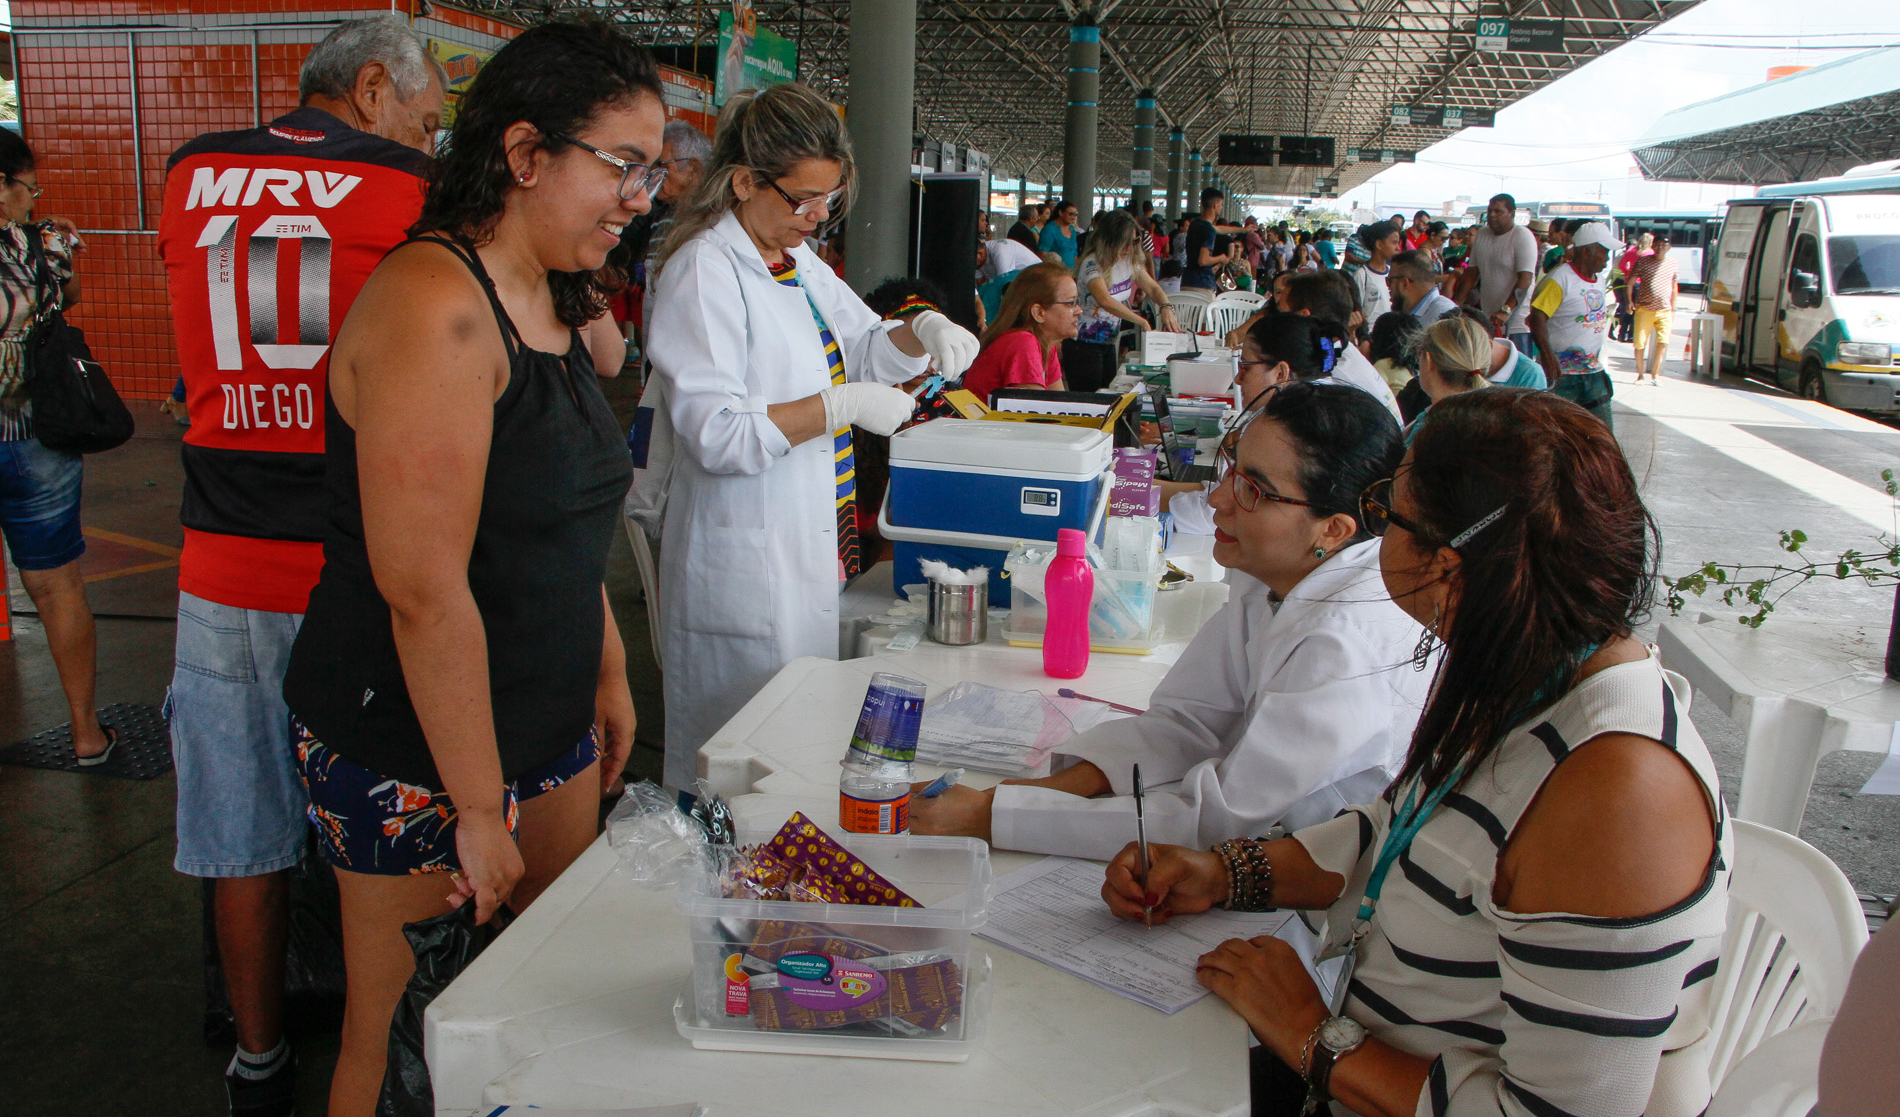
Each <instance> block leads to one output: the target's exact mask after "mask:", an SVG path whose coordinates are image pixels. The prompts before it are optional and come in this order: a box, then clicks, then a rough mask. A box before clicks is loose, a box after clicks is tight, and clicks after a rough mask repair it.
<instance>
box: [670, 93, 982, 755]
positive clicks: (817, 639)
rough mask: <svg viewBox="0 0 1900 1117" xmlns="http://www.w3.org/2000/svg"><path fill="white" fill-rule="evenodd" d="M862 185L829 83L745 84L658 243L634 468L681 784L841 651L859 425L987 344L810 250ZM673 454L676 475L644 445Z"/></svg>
mask: <svg viewBox="0 0 1900 1117" xmlns="http://www.w3.org/2000/svg"><path fill="white" fill-rule="evenodd" d="M855 182H856V172H855V170H854V169H853V166H852V158H851V141H850V139H849V137H847V136H846V134H845V131H844V126H843V125H842V123H840V121H839V120H838V114H837V112H836V111H835V110H834V109H833V107H832V106H831V105H830V104H829V103H828V102H827V101H825V100H824V98H822V97H820V96H818V94H816V93H814V92H812V90H811V89H809V88H808V87H806V86H803V85H800V84H798V83H796V82H786V83H784V84H781V85H775V86H773V87H771V88H770V89H767V90H765V91H764V92H761V93H756V94H740V95H738V96H736V97H734V98H733V99H732V100H730V101H728V102H727V103H726V107H725V110H724V111H723V112H722V113H721V114H720V118H719V128H718V132H717V134H716V135H715V136H714V138H713V154H712V161H711V163H710V164H709V165H708V166H707V168H706V171H705V177H704V178H703V179H702V180H701V182H700V186H699V189H698V191H697V192H696V193H695V194H694V195H693V198H692V201H691V203H690V204H688V205H687V207H686V208H685V210H684V211H683V212H681V214H680V215H679V217H678V218H676V219H675V221H674V224H673V230H672V233H671V234H670V235H669V237H668V239H667V242H666V244H665V246H664V247H663V248H662V249H661V250H660V255H659V274H658V276H657V277H656V279H655V280H654V285H653V295H652V296H651V297H652V298H653V300H654V304H653V325H652V331H651V336H650V337H649V339H648V345H647V351H648V354H649V356H650V357H651V358H652V361H653V373H654V375H653V380H652V381H651V382H650V383H649V384H648V386H647V392H648V393H649V396H650V398H648V399H643V400H642V404H643V407H642V411H643V412H645V414H643V415H642V416H641V423H643V424H644V425H645V428H644V429H647V430H650V431H651V432H652V433H651V435H650V439H651V441H650V443H648V444H642V443H640V442H639V441H638V440H636V444H635V453H634V458H635V461H634V464H635V466H636V467H640V470H641V472H640V473H639V474H638V475H636V481H635V484H636V486H649V487H651V488H653V489H656V490H657V492H658V493H659V494H663V496H664V508H665V511H664V520H663V526H662V529H661V538H662V546H661V549H660V571H659V574H660V577H659V583H660V619H661V625H660V627H661V633H662V636H661V646H662V649H663V661H664V662H665V664H666V671H665V676H664V678H665V683H666V769H665V780H666V783H667V785H668V786H669V787H678V788H684V787H690V786H691V785H692V781H693V777H694V775H695V758H696V755H697V753H698V751H699V747H700V746H701V745H702V744H704V743H705V741H706V739H707V738H708V737H710V736H711V735H712V734H713V733H715V732H717V731H718V730H719V727H720V726H722V725H724V724H725V723H726V720H727V719H728V718H730V717H731V716H732V715H733V714H734V713H736V712H738V710H739V707H741V706H743V705H745V703H746V701H747V700H748V699H750V698H751V697H752V696H753V695H754V694H755V693H757V692H758V690H759V688H760V687H762V686H764V685H765V684H766V683H767V682H769V681H770V680H771V678H772V676H773V675H774V674H776V673H777V672H778V670H779V668H781V667H783V666H785V664H787V663H789V662H790V661H792V660H793V659H796V658H798V657H799V656H808V655H822V656H834V657H835V656H836V655H837V654H838V588H839V586H840V585H841V584H842V583H843V582H844V581H845V580H846V579H847V578H849V577H851V576H853V575H855V574H857V573H858V570H857V567H858V565H859V562H860V555H859V552H858V545H857V520H856V491H855V483H856V475H855V471H854V468H853V460H852V446H851V428H852V427H853V426H859V427H863V428H864V429H866V430H869V431H871V432H872V433H874V434H890V433H891V432H892V431H894V430H896V429H897V427H898V426H899V425H900V424H902V423H903V422H904V420H906V419H908V418H910V415H911V412H912V410H913V408H914V401H913V400H912V399H911V398H910V397H909V396H908V395H906V394H905V393H904V392H902V391H900V390H899V389H897V388H895V387H892V386H891V385H895V384H899V383H902V382H903V381H906V380H909V379H911V378H912V377H915V376H917V375H919V374H921V373H922V372H924V371H925V368H926V367H927V366H928V365H929V364H930V363H932V362H933V361H934V363H935V364H936V366H937V370H938V371H939V372H942V373H944V374H945V375H947V376H955V375H957V374H959V373H961V372H962V371H963V370H964V369H965V368H967V367H969V364H970V362H971V361H972V360H974V359H975V358H976V352H977V344H976V338H975V337H974V336H972V335H971V334H970V333H969V331H967V330H965V329H963V328H962V327H961V326H958V325H957V324H955V323H954V322H952V321H950V319H949V318H947V317H945V316H944V315H943V314H942V313H940V312H939V311H937V310H935V309H925V310H922V311H920V312H919V313H916V314H914V315H911V316H910V318H909V319H908V320H907V321H902V322H899V321H885V320H882V319H880V318H879V317H878V316H877V315H876V314H874V313H872V311H871V309H870V308H869V307H867V306H865V305H864V302H863V300H862V299H859V298H858V296H857V295H855V294H854V293H852V291H851V288H849V287H847V286H846V285H845V283H844V281H843V280H841V279H839V278H838V277H837V276H836V275H835V274H833V272H832V271H831V269H830V268H828V267H826V266H825V264H824V263H823V262H822V261H820V260H819V259H818V257H817V256H816V255H815V254H814V253H813V252H812V251H811V250H810V249H809V248H806V247H805V243H804V242H805V238H806V237H808V236H810V235H811V234H812V233H813V231H814V230H816V229H817V228H818V227H819V226H820V225H822V224H824V223H825V222H826V221H828V220H829V219H830V218H831V216H832V215H833V214H837V213H841V212H843V210H844V207H845V204H846V202H847V201H848V200H849V197H850V194H851V190H852V187H853V185H854V183H855ZM635 429H636V432H638V431H640V430H641V429H643V428H642V426H641V425H640V424H636V428H635ZM666 450H670V451H671V456H670V459H666V460H668V461H669V462H670V471H669V470H668V469H664V468H655V467H656V466H657V465H658V464H659V462H660V461H661V460H662V459H661V458H655V457H651V456H649V455H650V453H658V454H661V455H662V456H664V454H665V452H666ZM654 495H655V494H652V493H649V494H647V497H648V499H647V500H646V501H645V503H646V505H647V506H648V507H653V506H655V505H656V504H657V503H658V502H657V500H655V499H653V497H654Z"/></svg>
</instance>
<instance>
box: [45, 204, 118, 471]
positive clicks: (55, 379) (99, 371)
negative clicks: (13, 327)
mask: <svg viewBox="0 0 1900 1117" xmlns="http://www.w3.org/2000/svg"><path fill="white" fill-rule="evenodd" d="M21 232H22V233H23V234H24V235H25V236H26V240H27V259H28V261H29V266H30V267H31V268H32V270H33V282H34V284H35V285H36V286H37V287H38V288H39V294H40V301H39V310H38V313H36V314H35V315H34V317H33V325H32V327H31V329H30V330H29V331H28V333H27V336H26V345H25V349H26V354H25V357H26V377H25V379H26V391H27V398H28V399H29V400H31V401H32V403H33V436H34V437H35V438H37V439H39V440H40V443H41V444H42V445H44V446H46V447H47V448H48V449H52V450H62V451H64V452H66V453H68V454H97V453H99V452H100V451H102V450H111V449H114V448H116V447H118V446H121V445H123V444H124V443H125V441H126V439H128V438H131V437H132V429H133V423H132V413H131V412H130V411H128V410H126V406H125V401H124V400H121V399H120V398H119V392H118V390H117V389H116V388H114V387H113V386H112V380H111V378H110V377H108V376H107V375H106V370H105V369H104V368H102V367H100V365H99V362H98V361H95V360H93V359H92V349H91V348H90V347H88V346H87V345H86V335H85V333H84V332H83V331H81V330H80V329H79V327H77V326H75V325H73V324H72V323H70V322H68V321H66V315H65V313H64V312H63V311H62V310H61V308H60V298H61V296H60V288H59V284H58V283H57V282H55V281H54V279H53V277H52V276H51V275H50V274H48V271H47V266H46V251H45V247H44V245H43V244H42V243H41V238H42V236H43V227H42V226H39V225H27V226H23V227H22V228H21Z"/></svg>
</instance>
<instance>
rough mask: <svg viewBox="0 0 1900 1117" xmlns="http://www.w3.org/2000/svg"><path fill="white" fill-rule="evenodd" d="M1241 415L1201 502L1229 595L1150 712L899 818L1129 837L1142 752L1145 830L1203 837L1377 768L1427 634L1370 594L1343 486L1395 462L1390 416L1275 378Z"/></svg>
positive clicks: (1091, 845)
mask: <svg viewBox="0 0 1900 1117" xmlns="http://www.w3.org/2000/svg"><path fill="white" fill-rule="evenodd" d="M1250 415H1251V416H1252V418H1251V421H1250V422H1248V423H1247V424H1246V425H1245V426H1243V427H1241V428H1240V430H1239V431H1238V432H1237V433H1236V434H1235V435H1233V436H1230V437H1229V439H1228V443H1227V448H1226V449H1225V450H1224V451H1223V457H1224V458H1225V459H1226V461H1225V466H1226V477H1225V479H1224V480H1223V481H1222V483H1221V485H1220V487H1219V488H1218V489H1217V490H1215V493H1214V497H1213V507H1214V525H1215V537H1214V538H1215V544H1214V557H1215V559H1217V560H1218V561H1219V562H1220V563H1221V564H1222V565H1224V566H1227V567H1229V568H1230V570H1231V571H1232V573H1231V575H1230V577H1231V578H1232V579H1233V582H1234V586H1233V595H1232V597H1230V598H1229V600H1228V602H1227V604H1226V605H1225V606H1224V607H1223V608H1222V609H1221V611H1220V612H1218V613H1216V614H1215V615H1214V617H1213V618H1212V619H1210V620H1209V621H1208V622H1207V624H1206V626H1205V627H1203V628H1202V629H1201V632H1200V634H1199V635H1197V636H1196V637H1195V638H1194V641H1193V642H1192V643H1191V644H1189V645H1188V647H1187V650H1186V651H1185V652H1183V653H1182V655H1181V658H1180V660H1179V661H1178V662H1177V663H1176V664H1175V665H1174V667H1173V669H1171V670H1170V671H1169V672H1168V675H1167V677H1166V678H1165V679H1163V680H1162V681H1161V685H1160V686H1158V687H1156V688H1155V692H1154V696H1153V698H1152V700H1151V704H1150V707H1149V709H1148V712H1146V713H1144V714H1142V715H1141V716H1139V717H1133V718H1127V719H1124V720H1121V721H1114V722H1109V723H1107V724H1105V725H1099V726H1097V727H1095V728H1094V729H1091V730H1089V731H1087V732H1086V733H1083V734H1081V735H1080V736H1078V737H1076V738H1075V739H1074V740H1072V741H1070V742H1069V743H1068V744H1066V745H1064V746H1062V748H1061V749H1060V750H1059V752H1058V754H1057V758H1056V764H1057V767H1058V768H1059V770H1058V771H1057V772H1056V773H1055V774H1054V775H1052V776H1049V777H1046V778H1043V779H1037V780H1011V781H1006V782H1005V783H1004V784H1003V785H1002V786H1000V787H997V788H994V789H991V790H988V791H977V790H973V789H970V788H963V787H955V788H951V789H950V790H949V791H948V792H945V793H944V794H943V795H941V796H939V797H937V798H935V799H924V798H922V797H919V796H913V797H912V799H911V829H912V831H913V832H915V833H918V834H965V835H970V836H974V837H980V838H985V839H987V840H989V841H990V842H991V843H992V844H994V845H996V846H997V847H998V848H1001V849H1020V850H1028V851H1030V852H1033V853H1054V854H1064V855H1068V856H1075V857H1094V858H1107V857H1110V856H1113V855H1114V854H1115V852H1116V851H1117V850H1119V849H1121V848H1122V847H1123V846H1124V845H1126V844H1127V842H1128V840H1129V838H1130V836H1131V835H1133V834H1134V833H1135V817H1134V801H1133V799H1132V798H1131V797H1130V793H1131V791H1132V790H1133V786H1132V780H1131V773H1132V769H1133V766H1134V765H1135V764H1140V765H1141V771H1142V776H1143V778H1144V780H1145V782H1146V783H1147V787H1148V795H1147V801H1146V808H1145V814H1146V819H1147V828H1148V839H1149V840H1150V841H1151V842H1155V841H1160V842H1180V843H1182V844H1188V845H1198V846H1200V847H1202V848H1205V847H1206V846H1208V845H1211V844H1212V843H1213V842H1216V841H1220V840H1222V839H1223V838H1229V837H1232V836H1233V835H1235V834H1262V833H1265V832H1266V831H1267V830H1268V829H1269V828H1270V827H1272V826H1274V825H1276V824H1277V825H1283V826H1285V827H1287V828H1288V829H1294V828H1297V827H1300V826H1307V825H1311V824H1312V823H1315V822H1321V821H1324V820H1326V819H1328V818H1331V817H1332V816H1333V815H1334V814H1335V813H1336V812H1337V811H1339V810H1340V809H1342V808H1343V807H1345V806H1347V805H1349V804H1351V803H1355V802H1359V801H1361V800H1364V799H1367V798H1370V797H1374V796H1377V795H1378V793H1379V792H1380V791H1382V790H1384V788H1385V786H1386V784H1388V783H1389V782H1391V780H1392V777H1393V776H1394V775H1395V774H1397V772H1398V770H1399V767H1400V766H1401V765H1402V764H1403V763H1404V760H1405V750H1406V746H1407V743H1408V742H1409V741H1410V740H1411V736H1412V730H1413V728H1414V726H1415V725H1416V724H1417V721H1418V715H1419V711H1420V709H1421V708H1422V706H1423V703H1424V699H1425V692H1426V688H1427V684H1428V681H1429V675H1427V674H1426V673H1424V672H1423V671H1420V670H1416V669H1414V665H1413V662H1412V661H1413V655H1414V652H1415V650H1416V649H1417V648H1418V646H1419V638H1420V636H1421V634H1422V632H1423V630H1422V629H1421V628H1420V627H1419V625H1418V624H1417V622H1415V621H1413V620H1412V619H1411V618H1410V617H1408V616H1406V615H1405V613H1404V612H1402V611H1401V610H1400V609H1399V607H1398V606H1396V605H1394V604H1393V603H1392V601H1391V599H1390V597H1388V596H1387V595H1386V593H1385V590H1384V587H1383V585H1382V583H1381V582H1380V577H1379V544H1378V542H1377V541H1376V540H1373V539H1371V537H1370V535H1369V534H1368V533H1367V532H1366V530H1365V527H1364V525H1363V524H1361V523H1360V521H1359V512H1358V503H1359V502H1358V498H1359V494H1360V492H1362V491H1363V490H1364V488H1365V486H1367V485H1369V484H1371V483H1372V482H1373V481H1375V480H1378V479H1379V478H1382V477H1386V476H1389V475H1390V474H1391V472H1392V471H1393V469H1394V468H1396V466H1397V465H1398V461H1399V457H1400V454H1401V450H1400V446H1399V431H1398V424H1397V423H1395V422H1393V421H1392V417H1391V416H1390V415H1389V414H1387V413H1386V410H1385V408H1384V407H1382V406H1381V405H1380V404H1379V402H1378V401H1377V400H1375V399H1373V398H1372V397H1371V396H1369V395H1367V394H1366V393H1364V392H1361V391H1359V390H1358V389H1356V388H1348V387H1346V386H1344V385H1340V384H1312V383H1304V382H1302V383H1295V384H1289V385H1287V386H1285V387H1282V388H1278V389H1275V390H1274V391H1273V392H1271V393H1269V394H1268V395H1267V396H1266V397H1265V398H1264V399H1262V400H1261V401H1260V402H1259V403H1258V404H1256V405H1255V407H1254V408H1253V409H1251V411H1250Z"/></svg>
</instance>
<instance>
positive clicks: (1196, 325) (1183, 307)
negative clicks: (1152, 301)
mask: <svg viewBox="0 0 1900 1117" xmlns="http://www.w3.org/2000/svg"><path fill="white" fill-rule="evenodd" d="M1211 299H1212V296H1211V295H1206V294H1203V293H1202V292H1200V291H1199V290H1186V291H1177V292H1175V293H1174V294H1172V295H1169V296H1168V301H1169V302H1172V303H1173V304H1174V318H1175V321H1177V322H1179V323H1181V328H1182V329H1183V330H1186V331H1187V332H1188V333H1191V334H1198V333H1204V332H1206V331H1205V330H1204V329H1203V323H1204V322H1205V321H1206V318H1207V307H1208V303H1209V302H1210V301H1211Z"/></svg>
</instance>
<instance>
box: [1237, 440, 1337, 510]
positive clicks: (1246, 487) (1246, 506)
mask: <svg viewBox="0 0 1900 1117" xmlns="http://www.w3.org/2000/svg"><path fill="white" fill-rule="evenodd" d="M1215 471H1216V472H1217V473H1219V474H1220V479H1221V483H1222V484H1225V483H1226V482H1227V481H1228V480H1229V479H1231V480H1232V481H1233V483H1234V503H1236V504H1238V505H1240V510H1241V511H1243V512H1251V511H1253V510H1254V509H1256V508H1258V507H1260V502H1261V501H1263V500H1265V501H1271V502H1272V503H1274V504H1291V505H1293V506H1294V507H1295V508H1313V507H1316V505H1314V503H1313V502H1312V501H1310V500H1296V499H1294V498H1293V497H1290V496H1281V495H1280V494H1279V493H1270V492H1268V491H1267V490H1265V489H1263V488H1261V487H1260V486H1259V485H1258V484H1257V483H1255V481H1254V479H1253V478H1251V477H1249V476H1247V475H1246V474H1245V473H1242V472H1241V471H1240V450H1239V442H1238V439H1237V438H1229V439H1228V440H1227V441H1226V442H1224V443H1223V444H1222V445H1221V448H1220V457H1219V459H1218V460H1217V462H1216V465H1215Z"/></svg>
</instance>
